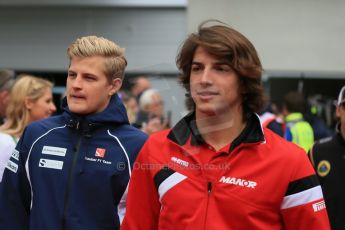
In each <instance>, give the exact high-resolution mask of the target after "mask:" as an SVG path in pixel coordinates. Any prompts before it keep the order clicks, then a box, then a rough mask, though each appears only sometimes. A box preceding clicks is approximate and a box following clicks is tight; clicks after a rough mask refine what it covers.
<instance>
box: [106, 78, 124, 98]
mask: <svg viewBox="0 0 345 230" xmlns="http://www.w3.org/2000/svg"><path fill="white" fill-rule="evenodd" d="M121 86H122V79H120V78H115V79H113V80H112V82H111V89H110V91H109V95H110V96H112V95H114V94H115V93H117V92H118V91H119V90H120V89H121Z"/></svg>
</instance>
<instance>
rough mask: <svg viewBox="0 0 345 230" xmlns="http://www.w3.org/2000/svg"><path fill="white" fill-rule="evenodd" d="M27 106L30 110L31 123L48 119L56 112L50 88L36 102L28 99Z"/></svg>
mask: <svg viewBox="0 0 345 230" xmlns="http://www.w3.org/2000/svg"><path fill="white" fill-rule="evenodd" d="M25 105H26V107H27V109H28V110H29V120H30V122H32V121H36V120H40V119H44V118H47V117H49V116H51V115H52V114H53V113H54V112H55V111H56V107H55V105H54V102H53V94H52V90H51V89H50V88H46V89H45V90H44V92H43V94H42V96H41V97H40V98H38V99H37V100H35V101H32V100H30V99H26V102H25Z"/></svg>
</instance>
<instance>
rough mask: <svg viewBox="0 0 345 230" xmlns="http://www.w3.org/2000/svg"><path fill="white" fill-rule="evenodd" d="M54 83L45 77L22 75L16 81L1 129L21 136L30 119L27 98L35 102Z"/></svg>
mask: <svg viewBox="0 0 345 230" xmlns="http://www.w3.org/2000/svg"><path fill="white" fill-rule="evenodd" d="M52 87H53V83H52V82H50V81H48V80H45V79H43V78H38V77H34V76H31V75H20V76H18V78H17V80H16V82H15V83H14V85H13V87H12V90H11V94H10V100H9V103H8V107H7V109H6V122H5V123H4V124H3V125H2V126H1V127H0V131H2V132H4V133H7V134H10V135H13V136H17V137H20V136H21V135H22V133H23V131H24V128H25V127H26V126H27V125H28V123H29V121H30V117H29V114H30V113H29V110H28V109H27V108H26V106H25V99H26V98H29V99H30V100H31V101H33V102H35V101H37V100H38V99H39V98H41V97H42V96H43V95H44V92H45V90H46V89H51V88H52Z"/></svg>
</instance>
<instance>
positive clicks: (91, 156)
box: [0, 36, 147, 230]
mask: <svg viewBox="0 0 345 230" xmlns="http://www.w3.org/2000/svg"><path fill="white" fill-rule="evenodd" d="M67 53H68V56H69V60H70V63H69V68H68V76H67V91H66V97H65V99H64V100H63V108H64V111H63V113H62V114H61V115H58V116H53V117H51V118H47V119H44V120H41V121H37V122H33V123H31V124H30V125H29V126H28V127H27V128H26V129H25V130H24V133H23V135H22V136H21V138H20V140H19V142H18V144H17V146H16V149H15V150H14V151H13V153H12V156H11V158H10V160H9V161H8V163H7V167H6V169H5V172H4V176H3V180H2V183H1V184H0V229H3V230H5V229H11V230H24V229H26V230H27V229H29V230H47V229H49V230H61V229H73V230H105V229H119V227H120V224H121V221H122V219H123V216H124V213H125V206H126V197H127V185H128V181H129V178H130V176H131V170H132V167H133V162H134V160H135V159H136V156H137V153H138V152H139V150H140V149H141V147H142V145H143V144H144V142H145V140H146V138H147V135H146V134H144V133H143V132H141V131H139V130H138V129H136V128H134V127H132V126H130V125H129V122H128V118H127V114H126V110H125V107H124V105H123V104H122V102H121V100H120V98H119V97H118V95H117V92H118V90H119V89H120V87H121V85H122V80H123V76H124V70H125V67H126V65H127V61H126V59H125V57H124V50H123V49H122V48H120V47H119V46H118V45H117V44H115V43H114V42H112V41H109V40H107V39H105V38H103V37H96V36H87V37H81V38H78V39H77V40H76V41H75V42H74V43H72V44H71V45H70V46H69V48H68V50H67Z"/></svg>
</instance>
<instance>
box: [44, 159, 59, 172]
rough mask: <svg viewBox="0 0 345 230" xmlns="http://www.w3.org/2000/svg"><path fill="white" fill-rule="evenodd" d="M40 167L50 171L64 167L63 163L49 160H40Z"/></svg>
mask: <svg viewBox="0 0 345 230" xmlns="http://www.w3.org/2000/svg"><path fill="white" fill-rule="evenodd" d="M38 166H39V167H41V168H50V169H59V170H61V169H62V167H63V161H56V160H49V159H43V158H41V159H40V162H39V163H38Z"/></svg>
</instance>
